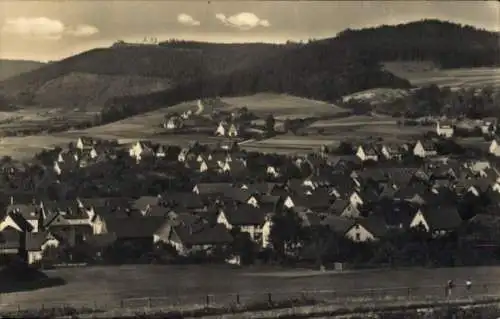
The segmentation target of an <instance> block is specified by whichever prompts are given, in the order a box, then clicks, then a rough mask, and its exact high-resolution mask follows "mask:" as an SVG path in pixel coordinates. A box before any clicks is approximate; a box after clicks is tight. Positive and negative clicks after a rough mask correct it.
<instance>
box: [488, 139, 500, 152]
mask: <svg viewBox="0 0 500 319" xmlns="http://www.w3.org/2000/svg"><path fill="white" fill-rule="evenodd" d="M499 146H500V145H499V144H498V142H497V141H496V140H492V141H491V143H490V146H489V147H488V152H489V153H490V154H492V155H495V156H500V147H499Z"/></svg>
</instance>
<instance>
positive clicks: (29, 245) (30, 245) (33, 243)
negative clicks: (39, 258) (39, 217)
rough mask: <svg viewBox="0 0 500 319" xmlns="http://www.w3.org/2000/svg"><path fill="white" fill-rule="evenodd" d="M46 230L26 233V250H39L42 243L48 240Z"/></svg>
mask: <svg viewBox="0 0 500 319" xmlns="http://www.w3.org/2000/svg"><path fill="white" fill-rule="evenodd" d="M48 236H49V233H48V232H37V233H26V250H27V251H41V250H42V245H43V244H44V243H45V242H46V241H47V240H48Z"/></svg>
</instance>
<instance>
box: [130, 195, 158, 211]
mask: <svg viewBox="0 0 500 319" xmlns="http://www.w3.org/2000/svg"><path fill="white" fill-rule="evenodd" d="M160 203H161V198H160V197H158V196H141V197H139V198H138V199H136V200H134V202H133V204H132V207H133V208H135V209H140V210H143V209H146V207H148V206H149V207H153V206H158V205H160Z"/></svg>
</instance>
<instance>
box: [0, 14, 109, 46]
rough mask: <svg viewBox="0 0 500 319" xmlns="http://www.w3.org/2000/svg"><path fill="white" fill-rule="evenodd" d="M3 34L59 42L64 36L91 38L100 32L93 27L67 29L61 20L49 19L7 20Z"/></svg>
mask: <svg viewBox="0 0 500 319" xmlns="http://www.w3.org/2000/svg"><path fill="white" fill-rule="evenodd" d="M2 32H3V33H8V34H13V35H18V36H23V37H32V38H39V39H47V40H59V39H60V38H61V37H62V36H64V35H70V36H75V37H86V36H91V35H94V34H96V33H98V32H99V30H98V29H97V28H96V27H94V26H91V25H86V24H81V25H77V26H76V27H67V26H65V25H64V23H62V22H61V21H59V20H54V19H50V18H47V17H37V18H26V17H19V18H14V19H7V20H6V21H5V23H4V24H3V26H2Z"/></svg>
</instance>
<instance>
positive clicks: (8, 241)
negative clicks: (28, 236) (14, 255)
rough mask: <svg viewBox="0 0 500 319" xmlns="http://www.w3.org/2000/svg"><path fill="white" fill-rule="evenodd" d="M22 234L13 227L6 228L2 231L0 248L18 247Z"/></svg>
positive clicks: (0, 233)
mask: <svg viewBox="0 0 500 319" xmlns="http://www.w3.org/2000/svg"><path fill="white" fill-rule="evenodd" d="M22 234H23V233H21V232H19V231H17V230H16V229H14V228H12V227H7V228H4V229H3V230H2V231H1V232H0V249H18V248H19V247H20V245H21V235H22Z"/></svg>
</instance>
